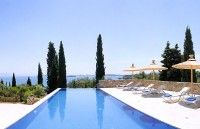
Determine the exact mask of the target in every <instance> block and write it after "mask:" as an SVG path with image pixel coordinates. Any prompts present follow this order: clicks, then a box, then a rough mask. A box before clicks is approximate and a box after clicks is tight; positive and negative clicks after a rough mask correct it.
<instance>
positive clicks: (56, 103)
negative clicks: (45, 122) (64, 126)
mask: <svg viewBox="0 0 200 129" xmlns="http://www.w3.org/2000/svg"><path fill="white" fill-rule="evenodd" d="M66 92H67V91H66V90H60V91H59V94H58V93H57V94H55V95H54V96H53V97H52V98H51V99H49V100H48V110H49V116H50V119H51V120H52V119H54V118H55V117H56V112H57V110H58V109H59V116H60V120H61V121H63V120H64V118H65V110H66ZM59 116H57V117H59Z"/></svg>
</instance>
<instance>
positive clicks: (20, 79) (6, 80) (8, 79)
mask: <svg viewBox="0 0 200 129" xmlns="http://www.w3.org/2000/svg"><path fill="white" fill-rule="evenodd" d="M29 77H30V79H31V82H32V84H33V85H34V84H37V76H29ZM15 78H16V83H17V85H20V84H26V82H27V79H28V76H15ZM85 78H88V79H94V78H95V76H94V75H69V76H67V82H68V83H69V82H71V81H73V80H78V79H85ZM122 78H123V75H116V74H109V75H106V76H105V79H106V80H120V79H122ZM1 79H2V80H3V82H4V84H6V83H7V85H9V83H10V84H11V83H12V76H0V80H1ZM43 85H44V86H47V76H46V75H45V76H43Z"/></svg>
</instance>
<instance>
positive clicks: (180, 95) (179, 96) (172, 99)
mask: <svg viewBox="0 0 200 129" xmlns="http://www.w3.org/2000/svg"><path fill="white" fill-rule="evenodd" d="M190 89H191V88H190V87H184V88H182V89H181V90H180V91H179V92H177V93H176V94H175V95H172V94H170V93H166V92H164V91H163V99H164V102H167V103H176V102H179V101H181V100H183V99H184V96H185V95H187V94H188V93H189V91H190Z"/></svg>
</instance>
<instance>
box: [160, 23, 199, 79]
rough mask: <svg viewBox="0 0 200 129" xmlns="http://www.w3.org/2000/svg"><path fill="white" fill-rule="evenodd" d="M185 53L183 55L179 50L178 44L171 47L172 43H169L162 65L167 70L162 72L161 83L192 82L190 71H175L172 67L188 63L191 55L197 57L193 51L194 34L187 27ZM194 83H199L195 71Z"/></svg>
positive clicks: (163, 55)
mask: <svg viewBox="0 0 200 129" xmlns="http://www.w3.org/2000/svg"><path fill="white" fill-rule="evenodd" d="M183 47H184V51H183V53H181V51H180V50H179V47H178V44H176V45H175V47H170V42H169V41H168V42H167V45H166V47H165V49H164V52H163V54H162V55H161V56H162V58H163V60H161V63H162V64H163V66H164V67H167V68H168V69H167V70H163V71H161V72H160V76H159V80H161V81H179V82H180V81H182V82H190V81H191V80H190V79H191V78H190V74H191V71H190V70H180V69H175V68H173V67H172V65H175V64H178V63H181V62H184V61H187V60H188V59H189V55H193V56H194V57H195V52H194V49H193V41H192V34H191V30H190V28H189V27H186V31H185V40H184V46H183ZM193 78H194V82H197V77H196V72H195V70H194V71H193Z"/></svg>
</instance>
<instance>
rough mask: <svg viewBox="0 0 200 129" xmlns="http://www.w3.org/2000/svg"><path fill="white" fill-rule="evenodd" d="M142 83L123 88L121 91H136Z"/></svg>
mask: <svg viewBox="0 0 200 129" xmlns="http://www.w3.org/2000/svg"><path fill="white" fill-rule="evenodd" d="M141 85H142V83H141V82H138V83H137V84H135V85H130V86H128V87H124V88H123V90H124V91H130V90H136V89H137V88H138V87H139V86H141Z"/></svg>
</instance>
